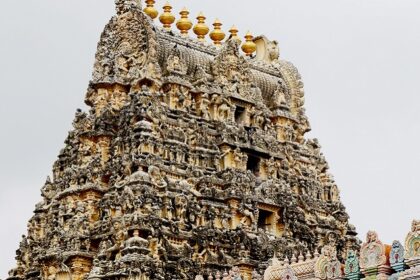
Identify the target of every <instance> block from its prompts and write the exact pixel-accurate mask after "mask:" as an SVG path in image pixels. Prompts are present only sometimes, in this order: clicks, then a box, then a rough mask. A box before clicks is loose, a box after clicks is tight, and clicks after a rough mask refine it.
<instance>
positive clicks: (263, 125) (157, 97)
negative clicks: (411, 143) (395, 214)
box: [8, 0, 420, 280]
mask: <svg viewBox="0 0 420 280" xmlns="http://www.w3.org/2000/svg"><path fill="white" fill-rule="evenodd" d="M115 2H116V3H115V4H116V15H115V16H114V17H113V18H112V19H111V20H110V22H109V23H108V25H107V26H106V27H105V29H104V31H103V33H102V36H101V38H100V42H99V44H98V49H97V53H96V60H95V64H94V70H93V76H92V79H91V82H90V84H89V86H88V90H87V93H86V99H85V102H86V104H87V105H88V106H89V110H88V111H87V112H84V111H82V110H80V109H78V110H77V111H76V115H75V118H74V122H73V127H74V128H73V129H72V131H70V132H69V134H68V137H67V139H66V140H65V146H64V148H63V149H62V150H61V151H60V153H59V155H58V159H57V161H56V162H55V163H54V165H53V172H52V176H50V177H48V178H47V180H46V182H45V185H44V186H43V187H42V189H41V194H42V201H41V202H40V203H38V204H37V205H36V207H35V211H34V215H33V217H32V218H31V219H30V221H29V222H28V233H27V235H26V236H23V238H22V241H21V243H20V245H19V249H18V250H17V252H16V253H17V254H16V261H17V266H16V268H14V269H12V270H11V271H10V272H9V278H8V280H41V279H42V280H44V279H45V280H120V279H121V280H164V279H168V280H184V279H185V280H187V279H193V280H194V279H195V280H204V279H207V280H210V279H219V280H221V279H224V280H239V279H243V280H262V279H264V280H303V279H313V280H315V279H318V280H319V279H349V280H356V279H378V280H381V279H391V280H393V279H395V280H396V279H401V280H409V279H420V221H414V222H413V225H412V230H411V232H410V233H409V234H408V236H407V239H406V242H405V244H404V245H403V244H401V243H400V242H397V241H395V242H394V243H393V244H392V246H389V245H386V244H383V243H382V242H381V241H380V240H379V239H378V235H377V234H376V233H375V232H369V233H368V235H367V239H366V242H364V243H363V244H361V242H360V241H359V240H358V238H357V233H356V230H355V227H354V226H353V225H351V224H350V223H349V217H348V215H347V213H346V209H345V207H344V206H343V204H342V203H341V201H340V197H339V189H338V187H337V184H336V183H335V181H334V179H333V177H332V175H330V174H329V171H328V170H329V167H328V163H327V161H326V159H325V158H324V156H323V154H322V153H321V146H320V144H319V143H318V141H317V139H308V138H306V137H305V134H306V133H307V132H309V131H310V129H311V128H310V125H309V121H308V118H307V116H306V115H305V108H304V90H303V82H302V80H301V76H300V75H299V73H298V71H297V69H296V68H295V67H294V66H293V65H292V64H291V63H290V62H287V61H285V60H283V59H281V58H280V56H279V46H278V43H277V42H276V41H271V40H269V39H268V38H266V37H265V36H256V37H254V36H253V35H252V34H251V33H250V32H248V33H247V34H246V35H245V38H242V39H241V38H239V36H238V29H237V28H236V27H232V28H231V29H230V30H229V34H226V33H225V32H224V31H223V30H222V23H221V22H220V21H219V20H216V21H215V22H214V23H213V28H210V27H209V26H208V25H207V24H206V22H205V20H206V17H205V16H204V15H203V14H202V13H200V14H199V15H198V16H197V22H196V23H193V22H192V21H191V19H190V15H189V11H188V10H187V9H183V10H181V11H180V13H179V14H180V17H179V18H178V19H177V18H176V17H175V15H174V14H173V13H172V7H171V5H170V4H169V3H167V4H165V5H164V6H163V11H162V12H161V13H160V14H159V11H158V10H157V9H156V8H155V1H154V0H146V1H145V2H146V3H145V4H143V3H141V2H140V0H116V1H115ZM159 22H160V23H159ZM175 26H176V27H175ZM192 33H194V36H190V34H192ZM207 37H209V38H210V40H209V39H206V38H207Z"/></svg>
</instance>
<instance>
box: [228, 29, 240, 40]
mask: <svg viewBox="0 0 420 280" xmlns="http://www.w3.org/2000/svg"><path fill="white" fill-rule="evenodd" d="M238 32H239V30H238V28H237V27H236V26H235V25H234V26H232V27H231V28H230V30H229V33H230V38H232V39H235V40H238V41H240V42H241V41H242V40H241V38H239V36H238Z"/></svg>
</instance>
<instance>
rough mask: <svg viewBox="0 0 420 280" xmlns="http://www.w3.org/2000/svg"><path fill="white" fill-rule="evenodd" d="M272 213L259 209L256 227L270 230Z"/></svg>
mask: <svg viewBox="0 0 420 280" xmlns="http://www.w3.org/2000/svg"><path fill="white" fill-rule="evenodd" d="M272 215H273V213H272V212H269V211H265V210H261V209H260V210H259V215H258V228H261V229H263V230H264V231H267V230H270V229H271V228H272V227H271V226H272V225H271V217H272Z"/></svg>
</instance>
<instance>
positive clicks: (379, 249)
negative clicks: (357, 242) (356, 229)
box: [360, 231, 386, 269]
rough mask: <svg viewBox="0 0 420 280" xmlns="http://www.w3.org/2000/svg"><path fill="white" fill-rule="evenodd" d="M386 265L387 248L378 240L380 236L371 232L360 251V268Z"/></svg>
mask: <svg viewBox="0 0 420 280" xmlns="http://www.w3.org/2000/svg"><path fill="white" fill-rule="evenodd" d="M384 264H386V255H385V246H384V244H383V243H382V242H381V241H380V240H378V234H377V233H376V232H374V231H369V232H368V233H367V235H366V242H365V243H363V245H362V248H361V250H360V267H361V268H362V269H367V268H371V267H377V266H380V265H384Z"/></svg>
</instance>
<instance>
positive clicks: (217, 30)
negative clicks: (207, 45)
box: [210, 19, 226, 46]
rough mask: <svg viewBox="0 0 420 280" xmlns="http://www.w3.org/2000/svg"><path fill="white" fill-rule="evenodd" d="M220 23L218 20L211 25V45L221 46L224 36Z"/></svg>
mask: <svg viewBox="0 0 420 280" xmlns="http://www.w3.org/2000/svg"><path fill="white" fill-rule="evenodd" d="M222 25H223V24H222V23H221V22H220V20H218V19H216V20H215V21H214V23H213V26H214V29H213V31H212V32H210V38H211V39H212V40H213V43H214V44H215V45H216V46H220V45H221V44H222V41H223V39H225V37H226V34H225V33H224V32H223V30H222Z"/></svg>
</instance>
